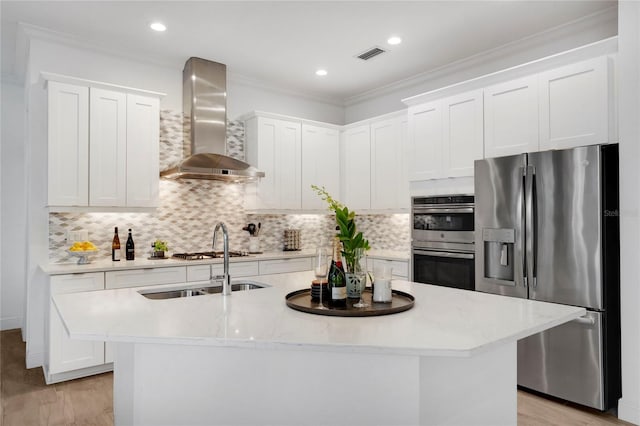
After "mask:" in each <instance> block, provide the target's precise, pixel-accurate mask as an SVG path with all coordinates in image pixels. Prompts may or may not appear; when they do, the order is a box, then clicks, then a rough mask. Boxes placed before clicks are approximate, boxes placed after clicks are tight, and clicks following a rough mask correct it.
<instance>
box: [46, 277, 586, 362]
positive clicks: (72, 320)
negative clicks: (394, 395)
mask: <svg viewBox="0 0 640 426" xmlns="http://www.w3.org/2000/svg"><path fill="white" fill-rule="evenodd" d="M313 278H314V276H313V274H312V273H311V272H310V271H309V272H296V273H289V274H275V275H263V276H259V277H253V278H247V279H246V280H254V281H259V282H262V283H265V284H268V285H269V286H270V287H268V288H263V289H258V290H250V291H239V292H234V293H233V295H231V296H227V297H223V296H221V295H206V296H196V297H188V298H179V299H167V300H151V299H147V298H145V297H144V296H142V295H140V294H139V293H138V290H140V288H134V289H118V290H101V291H90V292H83V293H73V294H61V295H56V296H54V303H55V306H56V308H57V310H58V312H59V313H60V315H61V317H62V319H63V323H64V324H65V327H66V329H67V331H68V332H69V334H70V336H71V337H72V338H77V339H83V340H104V341H115V342H142V343H145V342H147V343H167V344H183V345H213V346H232V347H246V348H261V349H269V348H285V347H286V348H289V349H292V350H321V351H349V352H365V353H382V354H384V353H393V354H407V355H426V356H448V357H452V356H462V357H464V356H472V355H474V354H476V353H478V352H481V351H484V350H485V349H488V348H492V347H494V346H496V345H500V344H504V343H507V342H512V341H516V340H518V339H521V338H524V337H527V336H530V335H532V334H535V333H538V332H540V331H543V330H545V329H547V328H551V327H553V326H555V325H559V324H562V323H564V322H567V321H569V320H571V319H574V318H577V317H580V316H582V315H584V313H585V309H584V308H577V307H572V306H565V305H558V304H551V303H544V302H536V301H531V300H524V299H517V298H510V297H504V296H498V295H492V294H485V293H479V292H472V291H465V290H458V289H452V288H446V287H439V286H433V285H427V284H417V283H411V282H408V281H401V280H394V281H393V287H394V288H396V289H399V290H402V291H405V292H408V293H411V294H413V295H414V297H415V306H414V307H413V308H412V309H410V310H408V311H405V312H402V313H398V314H393V315H386V316H378V317H358V318H347V317H328V316H319V315H313V314H307V313H303V312H298V311H295V310H292V309H290V308H289V307H287V306H286V304H285V295H286V294H288V293H289V292H291V291H294V290H298V289H300V288H304V287H307V286H308V285H309V283H310V282H311V280H312V279H313ZM189 286H197V284H195V283H189ZM169 287H175V286H173V285H172V286H164V287H163V288H169Z"/></svg>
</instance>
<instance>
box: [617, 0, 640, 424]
mask: <svg viewBox="0 0 640 426" xmlns="http://www.w3.org/2000/svg"><path fill="white" fill-rule="evenodd" d="M619 26H620V30H619V31H620V35H619V39H618V49H619V50H618V59H619V65H620V66H619V72H618V84H619V86H618V96H619V97H618V100H619V103H618V105H619V134H620V228H621V230H622V232H621V235H620V281H621V284H620V287H621V288H620V291H621V304H622V306H621V315H622V318H621V319H622V398H621V399H620V403H619V405H618V416H619V417H620V418H621V419H623V420H627V421H630V422H633V423H636V424H640V314H639V310H640V309H639V307H640V278H639V275H638V259H639V258H640V198H639V197H638V194H639V191H638V188H640V168H638V162H639V161H640V3H638V2H635V1H621V2H620V3H619Z"/></svg>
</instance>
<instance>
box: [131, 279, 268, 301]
mask: <svg viewBox="0 0 640 426" xmlns="http://www.w3.org/2000/svg"><path fill="white" fill-rule="evenodd" d="M265 287H268V286H267V285H266V284H260V283H256V282H252V281H242V282H238V283H232V284H231V291H245V290H256V289H259V288H265ZM138 293H140V294H141V295H143V296H144V297H146V298H147V299H156V300H157V299H176V298H179V297H193V296H203V295H205V294H219V293H222V286H221V285H211V286H206V287H198V286H195V287H194V286H189V287H187V288H174V289H171V290H141V291H139V292H138Z"/></svg>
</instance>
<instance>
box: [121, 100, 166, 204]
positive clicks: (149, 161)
mask: <svg viewBox="0 0 640 426" xmlns="http://www.w3.org/2000/svg"><path fill="white" fill-rule="evenodd" d="M159 137H160V101H159V100H158V99H157V98H151V97H146V96H138V95H127V206H128V207H157V206H158V203H159V179H160V174H159V173H160V170H159V168H160V163H159V161H160V160H159V154H158V152H159V146H160V139H159Z"/></svg>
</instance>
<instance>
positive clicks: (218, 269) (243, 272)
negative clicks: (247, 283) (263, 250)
mask: <svg viewBox="0 0 640 426" xmlns="http://www.w3.org/2000/svg"><path fill="white" fill-rule="evenodd" d="M211 272H212V273H213V275H222V274H223V273H224V265H223V264H222V263H215V264H213V265H211ZM259 274H260V268H259V267H258V262H237V263H230V264H229V275H231V278H232V279H233V278H236V277H250V276H252V275H259Z"/></svg>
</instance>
